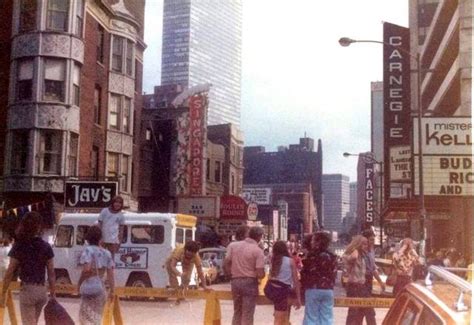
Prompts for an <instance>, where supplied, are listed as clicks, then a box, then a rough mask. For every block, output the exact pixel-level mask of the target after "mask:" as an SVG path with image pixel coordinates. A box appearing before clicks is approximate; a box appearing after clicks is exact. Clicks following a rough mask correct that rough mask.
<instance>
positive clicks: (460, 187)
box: [413, 117, 474, 196]
mask: <svg viewBox="0 0 474 325" xmlns="http://www.w3.org/2000/svg"><path fill="white" fill-rule="evenodd" d="M414 125H415V128H414V130H413V147H414V153H415V155H416V157H415V169H414V170H415V177H414V183H415V184H414V185H415V194H419V174H418V156H419V149H418V119H416V118H415V119H414ZM421 128H422V129H421V131H422V132H421V134H422V138H421V140H422V149H423V186H424V188H423V189H424V194H425V195H440V196H472V195H473V194H474V193H473V187H474V185H473V184H474V173H473V166H472V159H473V158H472V134H471V132H472V122H471V118H470V117H423V118H422V119H421Z"/></svg>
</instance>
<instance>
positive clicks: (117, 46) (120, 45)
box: [112, 35, 135, 77]
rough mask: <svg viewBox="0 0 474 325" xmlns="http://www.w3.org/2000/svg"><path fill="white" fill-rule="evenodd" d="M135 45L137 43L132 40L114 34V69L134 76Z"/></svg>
mask: <svg viewBox="0 0 474 325" xmlns="http://www.w3.org/2000/svg"><path fill="white" fill-rule="evenodd" d="M134 47H135V44H134V43H133V42H132V41H131V40H128V39H126V38H124V37H121V36H117V35H114V36H113V38H112V71H115V72H119V73H125V74H127V75H128V76H131V77H133V75H134V74H133V63H134V57H133V51H134ZM124 58H125V60H124Z"/></svg>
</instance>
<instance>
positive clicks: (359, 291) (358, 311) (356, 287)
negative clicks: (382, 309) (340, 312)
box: [346, 283, 376, 325]
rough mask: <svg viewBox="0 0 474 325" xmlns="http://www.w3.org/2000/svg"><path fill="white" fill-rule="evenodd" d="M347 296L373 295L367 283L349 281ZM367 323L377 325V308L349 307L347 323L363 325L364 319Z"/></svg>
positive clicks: (349, 324) (363, 296) (364, 296)
mask: <svg viewBox="0 0 474 325" xmlns="http://www.w3.org/2000/svg"><path fill="white" fill-rule="evenodd" d="M346 290H347V294H346V295H347V297H354V298H355V297H361V298H367V297H370V296H372V293H371V292H369V289H368V286H367V285H366V284H358V283H348V284H347V289H346ZM364 317H365V320H366V322H367V325H375V324H376V323H375V310H374V309H373V308H361V307H349V311H348V312H347V318H346V325H362V323H363V321H364Z"/></svg>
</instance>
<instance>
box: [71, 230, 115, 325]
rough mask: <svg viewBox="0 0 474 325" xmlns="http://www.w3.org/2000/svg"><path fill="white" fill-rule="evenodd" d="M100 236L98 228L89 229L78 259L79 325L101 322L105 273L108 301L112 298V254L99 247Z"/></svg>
mask: <svg viewBox="0 0 474 325" xmlns="http://www.w3.org/2000/svg"><path fill="white" fill-rule="evenodd" d="M101 236H102V232H101V229H100V228H99V227H98V226H92V227H90V228H89V230H88V231H87V234H86V237H85V239H86V241H87V243H88V244H89V246H87V247H86V248H85V249H84V251H83V252H82V254H81V257H80V258H79V264H81V265H82V273H81V276H80V278H79V283H78V286H79V292H80V294H81V305H80V307H79V321H80V323H81V324H93V325H96V324H97V325H99V324H100V323H101V320H102V313H103V311H104V306H105V302H106V300H107V298H106V297H107V292H106V289H105V285H104V283H103V281H102V278H103V276H104V274H105V273H107V282H108V285H109V287H110V288H109V290H110V291H109V299H112V298H113V296H114V273H113V270H114V262H113V260H112V254H111V253H110V252H109V251H108V250H106V249H104V248H102V247H99V242H100V239H101Z"/></svg>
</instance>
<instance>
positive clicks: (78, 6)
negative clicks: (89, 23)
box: [74, 0, 84, 38]
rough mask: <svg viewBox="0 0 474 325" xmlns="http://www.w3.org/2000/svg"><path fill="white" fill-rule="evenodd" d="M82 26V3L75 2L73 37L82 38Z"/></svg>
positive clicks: (81, 1)
mask: <svg viewBox="0 0 474 325" xmlns="http://www.w3.org/2000/svg"><path fill="white" fill-rule="evenodd" d="M83 25H84V2H83V0H76V25H75V30H74V35H76V36H77V37H80V38H82V26H83Z"/></svg>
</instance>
